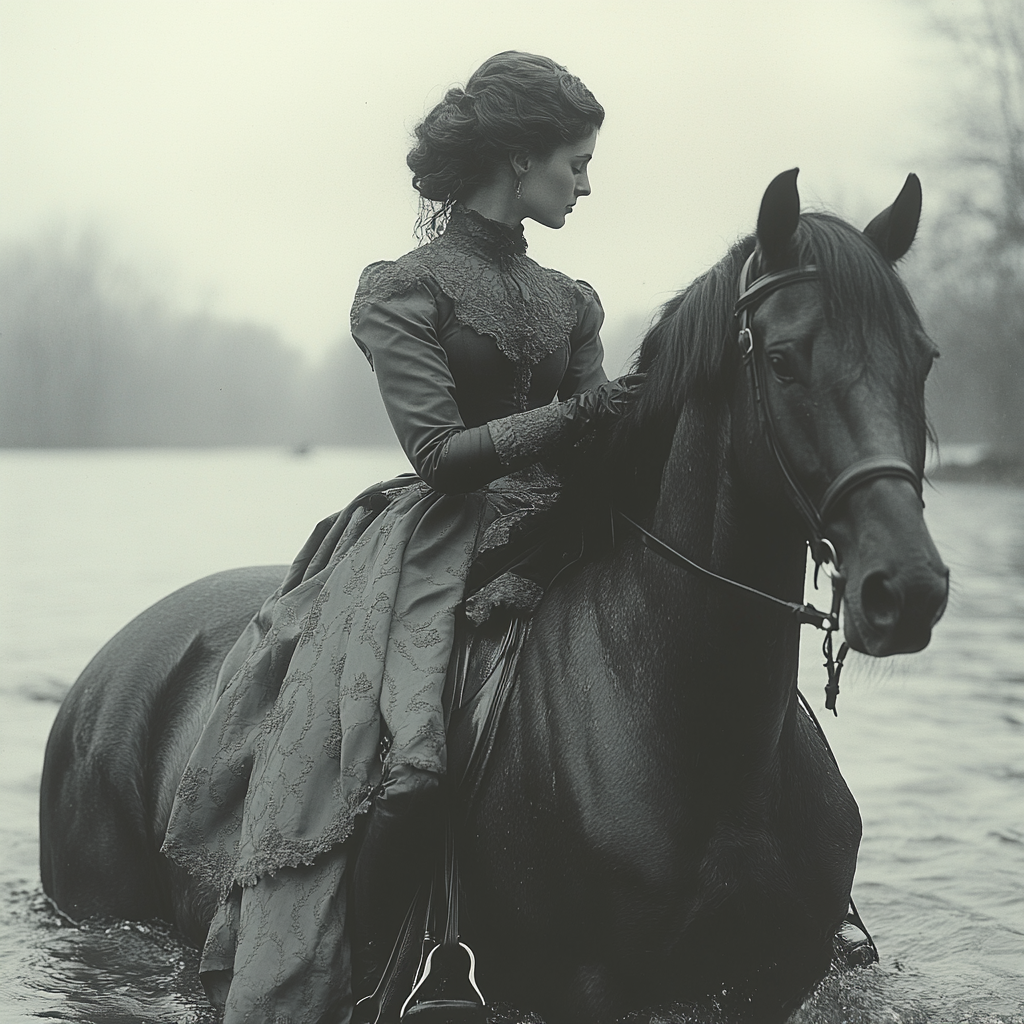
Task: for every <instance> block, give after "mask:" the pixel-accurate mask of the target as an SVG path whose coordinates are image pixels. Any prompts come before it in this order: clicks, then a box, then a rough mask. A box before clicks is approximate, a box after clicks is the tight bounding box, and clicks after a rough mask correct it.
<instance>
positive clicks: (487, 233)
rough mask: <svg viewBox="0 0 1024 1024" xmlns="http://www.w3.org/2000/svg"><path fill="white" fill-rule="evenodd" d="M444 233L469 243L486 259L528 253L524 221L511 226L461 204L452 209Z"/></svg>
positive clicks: (505, 257)
mask: <svg viewBox="0 0 1024 1024" xmlns="http://www.w3.org/2000/svg"><path fill="white" fill-rule="evenodd" d="M444 233H445V235H448V236H454V239H457V240H459V241H460V242H463V243H464V244H468V245H469V246H470V247H471V248H472V249H473V250H475V251H476V252H478V253H479V254H480V255H481V256H483V257H485V258H487V259H491V260H498V259H507V258H508V257H510V256H525V255H526V236H525V234H524V233H523V225H522V224H517V225H516V226H515V227H510V226H509V225H508V224H502V223H501V221H497V220H490V219H489V218H487V217H484V216H483V215H482V214H479V213H477V212H476V210H470V209H469V208H468V207H465V206H463V205H461V204H459V205H457V206H456V207H455V208H454V209H453V210H452V216H451V220H450V221H449V222H448V227H447V228H446V229H445V232H444Z"/></svg>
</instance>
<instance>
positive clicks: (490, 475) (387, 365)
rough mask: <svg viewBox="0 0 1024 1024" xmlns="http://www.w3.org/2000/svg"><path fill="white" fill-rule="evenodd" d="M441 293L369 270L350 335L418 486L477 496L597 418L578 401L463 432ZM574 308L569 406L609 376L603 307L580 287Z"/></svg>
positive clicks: (408, 278) (398, 272)
mask: <svg viewBox="0 0 1024 1024" xmlns="http://www.w3.org/2000/svg"><path fill="white" fill-rule="evenodd" d="M436 288H437V285H436V283H434V282H432V280H430V279H429V278H428V279H419V278H417V277H415V276H413V275H412V274H410V273H409V272H408V271H407V270H406V269H405V268H404V267H402V266H400V265H399V264H396V263H375V264H372V265H371V266H370V267H367V268H366V270H365V271H364V272H363V276H362V278H361V280H360V283H359V290H358V291H357V292H356V298H355V302H354V303H353V306H352V336H353V337H354V338H355V341H356V344H358V345H359V347H360V348H361V349H362V351H363V353H364V354H365V355H366V357H367V358H368V359H369V361H370V365H371V367H372V368H373V370H374V372H375V373H376V375H377V384H378V387H379V388H380V393H381V398H382V399H383V400H384V408H385V409H386V410H387V414H388V418H389V419H390V420H391V425H392V426H393V427H394V430H395V434H396V435H397V437H398V440H399V443H400V444H401V445H402V448H403V450H404V451H405V454H406V455H407V456H408V457H409V461H410V462H411V463H412V466H413V469H415V470H416V473H417V474H418V475H419V477H420V478H421V479H422V480H424V481H425V482H426V483H427V484H429V485H430V486H431V487H432V488H434V490H437V491H441V492H442V493H445V494H458V493H464V492H466V491H473V490H477V489H479V488H481V487H483V486H485V485H486V484H488V483H490V482H491V481H492V480H496V479H498V478H499V477H503V476H506V475H507V474H509V473H511V472H514V471H515V470H517V469H520V468H522V467H523V466H526V465H528V464H530V463H531V462H536V461H537V460H539V459H541V458H543V457H545V456H546V455H547V454H549V453H551V452H553V451H555V450H557V449H559V448H561V447H562V446H563V445H566V444H571V443H573V442H574V441H575V440H577V439H578V438H579V437H580V436H582V433H584V432H585V431H586V430H588V429H589V424H590V419H591V417H590V416H589V415H588V414H585V413H584V412H583V411H581V409H580V407H579V406H578V403H577V402H576V401H575V400H568V401H567V400H563V401H561V402H553V403H551V404H549V405H544V406H541V407H539V408H537V409H529V410H526V411H524V412H518V413H513V414H512V415H511V416H506V417H503V418H501V419H497V420H491V421H489V422H488V423H485V424H483V425H481V426H475V427H467V426H466V425H465V424H464V423H463V421H462V415H461V414H460V412H459V406H458V401H457V399H456V389H455V380H454V378H453V376H452V373H451V369H450V367H449V365H448V356H447V354H446V353H445V350H444V347H443V346H442V345H441V342H440V339H439V337H438V324H439V320H440V317H439V314H438V297H437V293H436V292H435V290H434V289H436ZM588 289H589V286H588ZM577 301H578V304H580V305H579V306H578V308H579V312H578V316H577V323H576V328H575V329H574V331H573V332H572V335H571V337H570V358H569V364H568V366H567V370H566V374H565V375H564V376H563V381H562V385H561V387H560V389H559V395H560V396H561V395H562V394H563V391H564V395H565V396H566V397H567V398H569V399H571V398H572V396H573V395H574V394H576V393H578V392H579V391H581V390H585V389H586V388H589V387H593V386H595V385H597V384H599V383H601V382H602V381H604V380H605V379H606V378H605V375H604V371H603V370H602V369H601V358H602V355H603V352H602V348H601V339H600V334H599V330H600V326H601V321H602V320H603V319H604V313H603V311H602V309H601V304H600V302H598V301H597V297H596V296H594V295H593V292H592V290H590V295H589V296H588V295H587V294H586V293H585V292H584V291H583V290H581V291H580V294H579V297H578V300H577Z"/></svg>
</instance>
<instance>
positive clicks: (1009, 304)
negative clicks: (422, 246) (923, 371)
mask: <svg viewBox="0 0 1024 1024" xmlns="http://www.w3.org/2000/svg"><path fill="white" fill-rule="evenodd" d="M424 10H425V8H424V7H423V6H422V5H420V4H414V3H411V2H399V3H392V4H388V5H386V6H385V5H371V4H366V5H358V6H357V5H354V4H347V3H346V4H342V3H334V2H332V3H317V2H305V3H302V4H285V3H265V2H264V3H261V2H247V3H245V4H242V3H236V2H227V0H218V2H212V3H198V2H196V3H193V2H175V3H168V2H161V0H152V2H149V3H147V4H137V3H131V2H124V3H116V2H108V0H90V3H88V4H81V3H72V2H64V3H55V2H51V0H33V2H31V3H29V2H25V0H3V2H0V142H2V146H0V196H2V199H3V201H2V202H0V371H2V376H0V445H8V446H10V445H17V446H23V445H50V446H53V445H56V446H67V445H103V444H222V443H286V444H305V443H325V442H339V441H341V442H351V443H358V442H359V441H362V440H366V439H371V440H372V439H376V440H379V439H380V436H381V431H385V432H386V431H387V429H388V428H387V424H386V420H384V418H383V414H382V412H381V410H380V403H379V399H378V398H377V396H376V394H375V389H374V385H373V378H372V375H371V374H370V373H369V370H368V367H367V366H366V365H365V362H364V361H363V360H362V358H361V357H360V356H359V353H358V351H357V350H356V349H355V347H354V346H353V345H352V343H351V340H350V339H349V337H348V333H347V319H348V305H349V303H350V301H351V296H352V293H353V291H354V289H355V283H356V280H357V278H358V274H359V271H360V270H361V268H362V267H363V266H364V265H365V264H367V263H369V262H372V261H373V260H377V259H382V258H395V257H396V256H398V255H400V254H401V253H402V252H404V251H406V250H408V249H409V248H411V247H412V245H413V244H414V240H413V238H412V232H411V229H412V223H413V219H414V216H415V196H414V193H413V192H412V189H411V188H410V187H409V174H408V171H407V169H406V168H405V164H404V155H405V151H406V149H407V148H408V141H409V133H410V129H411V127H412V125H413V124H414V123H415V121H416V120H417V118H419V117H420V116H422V114H423V113H424V112H425V111H426V110H427V109H429V106H430V105H431V104H432V103H433V102H435V101H436V100H437V99H438V98H439V97H440V95H441V94H442V93H443V91H444V90H445V89H446V88H447V87H448V86H449V85H451V84H452V83H454V82H458V81H464V80H465V78H466V77H467V76H468V74H469V73H470V72H471V71H472V70H473V68H474V67H475V66H476V65H477V64H478V63H479V62H480V61H481V60H482V59H483V58H485V57H486V56H488V55H489V54H490V53H493V52H496V51H497V50H500V49H507V48H520V49H528V50H533V51H535V52H542V53H546V54H549V55H551V56H553V57H555V58H556V59H557V60H559V61H561V62H563V63H565V64H566V65H567V66H568V67H569V68H570V69H571V70H572V71H574V72H575V73H577V74H579V75H580V76H581V77H582V78H583V79H584V80H585V81H586V82H587V84H588V85H589V86H590V87H591V88H592V89H593V90H594V92H595V93H596V94H597V95H598V97H599V98H600V99H601V101H602V103H603V104H604V105H605V107H606V109H607V112H608V116H607V121H606V124H605V128H604V129H603V130H602V132H601V136H600V139H599V143H598V148H597V151H596V154H595V159H594V163H593V167H592V175H591V177H592V183H593V186H594V192H593V195H591V196H590V197H587V198H586V199H585V200H583V201H581V203H580V204H579V206H578V208H577V211H576V212H575V214H574V216H573V218H571V221H570V223H569V224H568V225H567V227H566V228H565V229H564V230H562V231H559V232H552V231H549V230H547V229H544V228H542V227H540V226H537V225H532V224H531V225H528V237H529V240H530V251H531V255H533V256H534V257H535V258H537V259H538V260H539V261H540V262H542V263H544V264H547V265H550V266H555V267H558V268H559V269H561V270H564V271H566V272H567V273H570V274H572V275H574V276H577V277H582V278H585V279H586V280H588V281H590V282H591V283H592V284H594V285H595V286H596V288H597V289H598V291H599V293H600V294H601V296H602V299H603V301H604V305H605V307H606V310H607V312H608V321H607V329H606V342H607V348H608V352H609V357H608V361H607V365H608V369H609V371H610V372H612V373H614V372H617V371H619V370H620V369H621V367H622V366H623V364H624V363H625V361H626V359H627V357H628V354H629V351H630V350H631V348H632V346H633V345H634V344H635V342H636V340H637V339H638V337H639V335H640V334H641V332H642V329H643V326H644V324H645V323H646V322H647V320H648V318H649V317H650V316H651V315H652V313H653V312H654V311H655V310H656V308H657V307H658V305H659V304H660V303H661V302H663V301H664V300H665V299H666V298H668V297H669V295H671V294H672V293H673V292H674V291H675V290H676V289H678V288H679V287H681V286H682V285H684V284H685V283H686V282H687V281H688V280H689V279H691V278H692V277H693V276H694V275H695V274H697V273H699V272H700V271H701V270H703V269H705V268H706V267H707V266H708V265H710V264H711V263H713V262H714V261H715V260H717V259H718V258H719V257H720V256H721V255H722V253H723V252H724V250H725V248H726V247H727V246H728V244H729V243H731V242H732V241H733V239H734V238H735V237H737V236H738V235H740V234H743V233H745V232H747V231H749V230H750V229H751V228H752V227H753V222H754V219H755V217H756V211H757V205H758V203H759V200H760V196H761V193H762V192H763V189H764V187H765V185H766V184H767V182H768V181H769V180H770V179H771V178H772V177H773V176H774V175H775V174H776V173H777V172H778V171H780V170H783V169H785V168H787V167H791V166H797V165H799V166H800V167H801V177H800V187H801V193H802V196H803V198H804V201H805V203H806V204H807V205H811V206H822V205H824V206H826V207H828V208H830V209H833V210H836V211H837V212H839V213H842V214H844V215H847V216H849V217H850V218H851V219H853V220H854V221H855V222H856V223H859V224H863V223H866V221H867V220H868V219H870V217H871V216H873V215H874V214H875V213H876V212H878V210H880V209H881V208H882V207H884V206H886V205H888V203H890V202H891V201H892V199H893V198H894V197H895V195H896V192H897V191H898V190H899V187H900V185H901V184H902V181H903V179H904V177H905V176H906V173H907V171H909V170H916V171H917V172H918V173H919V174H920V175H921V177H922V180H923V182H924V190H925V214H924V218H923V221H922V228H921V232H920V236H919V242H918V245H917V247H916V252H915V255H914V257H913V259H912V260H911V261H910V262H909V263H908V266H907V268H906V275H907V278H908V280H909V281H910V283H911V285H912V289H913V291H914V294H915V297H916V298H917V300H918V302H919V304H920V306H921V309H922V312H923V314H924V316H925V319H926V323H927V326H928V327H929V329H930V331H931V332H932V334H933V335H934V336H935V337H936V340H937V341H938V342H939V344H940V346H941V347H942V349H943V350H944V357H943V360H941V361H940V363H939V367H938V369H937V371H936V373H935V375H934V383H933V385H931V388H932V402H931V407H932V415H933V418H934V420H935V422H936V425H937V427H938V430H939V434H940V436H941V437H943V439H945V440H952V441H985V442H988V443H990V444H992V445H994V446H996V447H999V448H1001V449H1002V450H1004V451H1011V452H1012V451H1017V452H1019V451H1020V450H1021V448H1022V447H1024V438H1022V436H1021V428H1020V424H1019V422H1018V421H1019V419H1020V417H1019V416H1018V415H1017V412H1016V410H1017V409H1019V408H1020V407H1021V404H1022V402H1024V355H1022V351H1024V337H1022V323H1024V315H1022V313H1021V310H1022V308H1024V268H1022V265H1021V263H1022V261H1021V252H1022V248H1024V240H1022V239H1024V233H1022V232H1019V231H1017V228H1016V227H1015V225H1017V224H1018V222H1019V221H1020V218H1021V208H1022V207H1024V201H1022V199H1021V190H1022V189H1024V174H1022V173H1019V172H1020V168H1021V166H1024V153H1022V149H1024V142H1022V138H1024V135H1022V124H1024V120H1022V118H1024V115H1022V112H1021V94H1022V92H1024V77H1022V56H1021V51H1020V47H1019V42H1020V39H1021V37H1022V35H1024V31H1022V28H1021V20H1022V15H1021V13H1020V10H1019V6H1018V5H1016V4H1013V3H1011V2H1010V0H977V2H976V3H974V2H969V0H968V2H964V3H960V4H957V5H955V7H952V8H951V7H950V5H948V4H940V3H937V2H936V3H933V4H929V3H926V2H916V3H915V2H910V0H908V2H897V0H889V2H882V0H878V2H876V0H857V2H855V3H854V2H846V3H843V2H838V0H780V2H776V3H773V4H771V5H766V4H762V3H755V2H747V0H729V2H716V3H711V2H707V3H703V2H691V3H685V4H679V3H672V4H669V3H664V4H662V3H636V4H631V5H618V4H614V5H613V4H603V5H590V7H589V8H587V7H580V6H579V5H569V4H562V3H540V2H536V3H535V2H532V0H525V2H520V3H517V4H515V5H514V6H510V7H508V8H507V9H505V8H502V9H501V10H500V12H499V14H498V15H489V16H487V17H486V18H485V17H482V16H481V15H480V13H479V10H480V9H479V7H478V6H477V5H476V4H473V3H470V2H468V0H467V2H449V3H444V2H442V3H438V4H435V5H432V6H431V8H430V10H431V12H432V14H431V16H430V17H429V18H427V17H425V16H424ZM938 15H946V16H947V17H950V18H953V19H954V20H953V21H952V22H948V23H946V24H942V23H940V22H939V21H938V20H937V16H938ZM1000 19H1002V20H1000ZM992 26H995V29H994V30H992V31H989V30H990V29H992ZM996 30H998V31H996ZM986 32H988V35H986ZM1015 33H1016V34H1015ZM1014 40H1016V44H1015V43H1014ZM1015 45H1016V49H1015ZM1015 204H1016V205H1015ZM1015 218H1017V219H1015Z"/></svg>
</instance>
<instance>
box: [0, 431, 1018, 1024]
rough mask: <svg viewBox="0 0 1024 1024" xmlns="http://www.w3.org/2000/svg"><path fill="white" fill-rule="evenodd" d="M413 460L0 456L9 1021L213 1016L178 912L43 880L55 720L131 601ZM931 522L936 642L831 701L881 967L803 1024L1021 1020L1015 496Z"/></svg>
mask: <svg viewBox="0 0 1024 1024" xmlns="http://www.w3.org/2000/svg"><path fill="white" fill-rule="evenodd" d="M402 468H403V460H402V459H401V456H400V455H397V454H396V453H394V452H387V453H367V452H358V451H357V452H345V451H337V452H329V451H323V452H321V451H317V452H314V453H312V454H311V455H310V456H308V457H306V458H303V459H296V458H293V457H290V456H289V455H287V454H285V453H279V452H268V451H249V452H245V451H242V452H230V451H228V452H224V451H222V452H193V453H183V452H99V453H86V454H81V455H69V454H66V453H58V452H51V453H18V452H8V453H0V495H2V498H0V501H2V505H0V536H2V537H3V538H4V540H3V543H2V546H0V573H2V578H3V579H4V580H5V582H6V584H7V585H6V586H5V587H4V588H3V591H2V594H0V601H2V604H0V621H2V622H3V623H4V624H5V629H4V632H3V634H2V635H0V792H2V793H3V801H4V805H3V815H2V816H0V850H2V851H3V853H2V854H0V1021H3V1022H7V1021H14V1020H38V1019H39V1018H40V1017H44V1018H52V1019H58V1020H65V1021H77V1022H86V1021H88V1022H104V1024H107V1022H109V1024H114V1022H117V1024H127V1022H129V1021H154V1022H157V1021H159V1022H172V1021H173V1022H185V1021H188V1022H195V1024H206V1022H207V1021H209V1022H212V1021H213V1020H214V1019H215V1018H214V1015H213V1014H212V1011H210V1010H209V1009H208V1007H207V1006H206V1003H205V1000H204V998H203V996H202V993H201V991H200V989H199V986H198V984H197V982H196V980H195V967H196V955H195V953H194V951H192V950H190V949H188V948H187V947H185V946H183V945H182V944H180V943H179V942H178V941H177V940H176V939H175V937H174V936H173V935H172V934H171V933H170V932H169V931H168V930H167V929H164V928H162V927H159V926H150V925H146V926H142V925H125V924H121V923H114V924H111V925H110V926H109V927H103V926H99V925H93V926H90V927H89V928H88V929H86V930H82V929H78V928H75V927H72V926H69V925H68V924H67V923H66V922H64V921H63V920H62V919H61V918H60V917H59V916H58V915H57V914H55V913H54V912H53V910H52V909H51V908H50V907H49V905H48V904H47V903H46V901H45V899H44V898H43V897H42V895H41V892H40V889H39V885H38V868H37V856H38V852H37V844H36V799H37V792H38V782H39V770H40V766H41V763H42V752H43V747H44V745H45V740H46V734H47V732H48V729H49V725H50V723H51V721H52V719H53V715H54V713H55V711H56V706H57V702H58V701H59V699H60V697H61V696H62V695H63V692H64V690H65V688H66V687H67V685H68V684H69V683H70V682H71V681H72V680H73V678H74V677H75V675H76V674H77V673H78V672H79V671H80V670H81V668H82V667H83V665H84V664H85V662H86V661H87V660H88V658H89V657H90V656H91V655H92V654H93V653H94V652H95V650H96V649H97V648H98V647H99V646H100V645H101V644H102V643H103V641H104V640H106V639H107V638H108V636H109V635H110V634H112V633H113V632H114V631H115V630H116V629H117V628H119V627H120V626H121V625H123V623H124V622H125V621H127V619H129V618H130V617H131V616H132V615H134V614H135V613H137V612H138V611H140V610H141V609H142V608H144V607H145V606H146V605H148V604H150V603H152V602H153V601H155V600H156V599H158V598H159V597H162V596H163V595H164V594H166V593H167V592H169V591H170V590H172V589H174V588H175V587H177V586H180V585H182V584H184V583H186V582H188V581H190V580H191V579H194V578H197V577H199V576H201V575H204V574H206V573H208V572H212V571H216V570H218V569H222V568H227V567H229V566H231V565H241V564H246V563H250V564H251V563H267V562H286V561H288V560H289V559H290V558H291V557H292V555H293V554H294V552H295V551H296V550H297V549H298V547H299V546H300V545H301V543H302V541H303V540H304V539H305V536H306V534H307V533H308V532H309V529H310V528H311V527H312V525H313V524H314V523H315V522H316V521H317V520H319V519H320V518H322V517H323V516H324V515H326V514H328V513H329V512H331V511H333V510H334V509H335V508H338V507H340V506H341V505H343V504H345V502H346V501H347V500H348V499H349V498H350V497H351V496H352V495H354V494H355V493H356V492H357V491H359V490H361V489H362V488H363V487H365V486H366V485H367V484H369V483H372V482H373V481H374V480H376V479H379V478H382V477H386V476H390V475H392V474H393V473H395V472H399V471H401V470H402ZM927 516H928V521H929V525H930V527H931V529H932V533H933V535H934V536H935V540H936V543H937V545H938V546H939V548H940V551H941V552H942V555H943V557H944V558H945V560H946V561H947V563H948V564H949V566H950V568H951V570H952V580H953V585H952V589H951V596H950V605H949V610H948V611H947V613H946V616H945V618H944V620H943V621H942V622H941V623H940V624H939V626H938V628H937V630H936V632H935V636H934V639H933V641H932V644H931V646H930V647H929V648H928V650H926V651H924V652H922V653H921V654H918V655H913V656H909V657H901V658H894V659H889V660H888V661H886V662H884V663H877V662H871V661H870V660H869V659H866V658H857V657H852V658H851V659H850V661H849V668H848V669H847V673H846V674H845V675H844V678H843V694H842V696H841V698H840V701H839V710H840V717H839V718H838V719H832V718H831V716H828V717H827V718H826V717H825V716H822V721H823V724H824V726H825V728H826V730H827V732H828V734H829V739H830V742H831V743H832V744H833V747H834V748H835V751H836V755H837V757H838V758H839V762H840V764H841V765H842V766H843V771H844V774H845V775H846V778H847V780H848V781H849V783H850V786H851V788H852V790H853V792H854V794H855V795H856V797H857V799H858V801H859V802H860V805H861V811H862V813H863V817H864V841H863V845H862V847H861V857H860V862H859V867H858V873H857V883H856V890H855V894H856V898H857V902H858V906H859V908H860V910H861V913H862V914H863V916H864V918H865V920H866V921H867V923H868V925H869V927H870V928H871V929H872V932H873V933H874V935H875V939H876V941H877V942H878V945H879V948H880V951H881V954H882V962H881V964H879V965H878V966H877V967H874V968H871V969H869V970H867V971H859V972H855V973H853V974H849V975H844V976H840V975H836V976H833V977H830V978H828V979H827V980H826V982H825V983H824V984H823V986H822V987H821V989H820V990H819V992H818V993H817V994H816V995H815V996H814V997H813V998H812V999H811V1000H810V1001H809V1002H808V1004H807V1005H806V1006H805V1007H804V1009H803V1010H801V1011H800V1012H799V1013H798V1014H797V1015H796V1016H795V1017H794V1020H793V1024H833V1022H836V1024H838V1022H846V1024H876V1022H878V1021H891V1022H897V1024H899V1022H907V1024H910V1022H913V1024H923V1022H928V1024H946V1022H950V1021H956V1022H958V1024H990V1022H997V1021H998V1022H1004V1024H1005V1022H1016V1024H1024V1016H1022V1009H1021V1008H1022V1006H1024V925H1022V922H1024V491H1020V490H1013V489H1009V488H998V487H972V486H968V485H953V484H944V485H942V487H941V489H940V490H938V491H937V492H935V493H933V494H930V495H929V496H928V511H927ZM805 644H806V646H805V649H804V667H803V669H802V673H801V686H802V688H803V690H804V692H805V694H807V696H808V697H809V699H810V700H811V702H812V704H813V705H814V706H815V707H816V708H820V707H821V704H822V698H821V687H822V686H823V684H824V673H823V670H822V669H821V667H820V656H819V651H818V650H817V646H818V644H819V641H818V640H817V638H816V637H814V636H812V635H810V634H809V633H808V635H807V636H806V637H805ZM502 1019H503V1020H504V1019H506V1018H504V1017H503V1018H502ZM507 1019H508V1020H510V1021H511V1020H524V1019H525V1018H521V1017H517V1016H516V1015H514V1014H513V1015H512V1016H510V1017H508V1018H507ZM665 1019H666V1020H683V1019H685V1018H684V1017H680V1016H679V1015H675V1016H674V1017H673V1016H672V1015H668V1016H666V1018H665Z"/></svg>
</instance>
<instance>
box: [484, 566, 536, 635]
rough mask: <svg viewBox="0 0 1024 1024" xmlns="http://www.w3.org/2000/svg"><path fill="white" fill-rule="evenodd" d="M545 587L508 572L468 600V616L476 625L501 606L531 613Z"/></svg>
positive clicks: (510, 609) (513, 610)
mask: <svg viewBox="0 0 1024 1024" xmlns="http://www.w3.org/2000/svg"><path fill="white" fill-rule="evenodd" d="M543 596H544V588H543V587H542V586H541V585H540V584H539V583H535V582H534V581H533V580H528V579H525V578H524V577H522V576H517V575H516V574H515V573H512V572H507V573H505V574H504V575H503V576H499V577H498V578H497V579H496V580H492V581H491V582H490V583H488V584H487V586H486V587H483V588H482V589H481V590H479V591H478V592H477V593H475V594H474V595H473V596H472V597H470V598H467V600H466V618H468V619H469V621H470V622H472V623H473V624H474V625H476V626H480V625H482V624H483V623H485V622H486V621H487V620H488V619H489V618H490V617H491V615H493V614H494V612H495V611H497V610H498V609H499V608H501V609H505V610H507V611H511V612H516V613H520V614H526V615H529V614H531V613H532V612H533V610H534V609H535V608H536V607H537V605H538V604H540V599H541V598H542V597H543Z"/></svg>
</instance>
